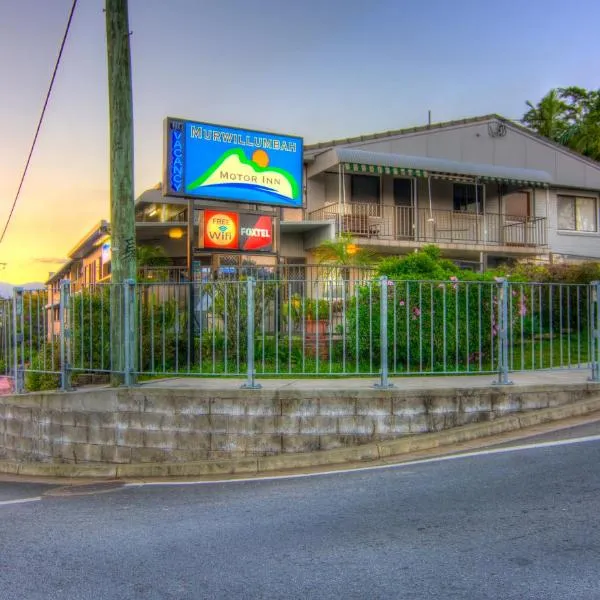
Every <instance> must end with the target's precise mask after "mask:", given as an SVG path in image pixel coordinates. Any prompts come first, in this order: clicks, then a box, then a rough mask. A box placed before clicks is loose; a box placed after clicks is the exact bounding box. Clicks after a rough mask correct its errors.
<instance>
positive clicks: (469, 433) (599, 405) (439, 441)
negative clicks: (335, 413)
mask: <svg viewBox="0 0 600 600" xmlns="http://www.w3.org/2000/svg"><path fill="white" fill-rule="evenodd" d="M597 411H600V396H599V397H597V398H592V399H590V400H584V401H582V402H576V403H574V404H568V405H564V406H558V407H555V408H545V409H539V410H536V411H532V412H524V413H514V414H511V415H507V416H505V417H499V418H497V419H494V420H493V421H487V422H484V423H475V424H472V425H462V426H460V427H455V428H452V429H446V430H444V431H440V432H436V433H423V434H419V435H414V436H409V437H403V438H401V439H397V440H389V441H385V442H377V443H372V444H364V445H361V446H353V447H350V448H339V449H336V450H322V451H320V452H311V453H304V454H280V455H276V456H260V457H254V458H253V457H247V458H239V459H227V460H203V461H195V462H184V463H136V464H110V465H109V464H106V465H102V464H70V463H19V462H14V461H0V473H4V474H9V475H23V476H30V477H72V478H80V477H84V478H96V479H104V478H110V479H121V478H146V477H215V476H223V475H259V474H264V473H269V472H273V471H291V470H295V469H306V468H311V467H328V466H334V465H338V466H339V465H342V464H345V463H357V462H374V461H380V460H385V459H388V458H391V457H398V456H402V455H405V454H409V453H411V452H421V451H425V450H432V449H435V448H440V447H443V446H450V445H453V444H459V443H462V442H469V441H472V440H476V439H481V438H486V437H491V436H494V435H499V434H502V433H508V432H511V431H518V430H522V429H527V428H529V427H535V426H537V425H542V424H544V423H550V422H552V421H560V420H563V419H568V418H572V417H579V416H584V415H589V414H591V413H594V412H597Z"/></svg>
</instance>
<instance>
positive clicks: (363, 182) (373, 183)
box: [350, 175, 380, 204]
mask: <svg viewBox="0 0 600 600" xmlns="http://www.w3.org/2000/svg"><path fill="white" fill-rule="evenodd" d="M350 188H351V192H350V193H351V195H352V202H358V203H361V204H379V198H380V188H379V177H373V176H371V175H352V178H351V180H350Z"/></svg>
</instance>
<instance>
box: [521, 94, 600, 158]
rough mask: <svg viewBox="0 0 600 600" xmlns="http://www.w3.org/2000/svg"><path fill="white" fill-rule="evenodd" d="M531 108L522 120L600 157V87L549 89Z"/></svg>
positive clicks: (565, 142)
mask: <svg viewBox="0 0 600 600" xmlns="http://www.w3.org/2000/svg"><path fill="white" fill-rule="evenodd" d="M526 104H527V106H528V107H529V110H528V111H527V112H526V113H525V115H524V116H523V122H524V123H525V124H526V125H527V126H528V127H530V128H531V129H533V130H534V131H536V132H537V133H539V134H540V135H543V136H545V137H547V138H549V139H551V140H553V141H555V142H558V143H559V144H562V145H564V146H567V147H568V148H570V149H571V150H575V151H576V152H580V153H581V154H584V155H585V156H589V157H590V158H592V159H594V160H600V90H586V89H585V88H581V87H577V86H570V87H565V88H556V89H552V90H550V91H549V92H548V93H547V94H546V95H545V96H544V97H543V98H542V99H541V100H540V101H539V102H538V104H537V105H535V106H534V105H533V104H532V103H531V102H529V101H528V102H527V103H526Z"/></svg>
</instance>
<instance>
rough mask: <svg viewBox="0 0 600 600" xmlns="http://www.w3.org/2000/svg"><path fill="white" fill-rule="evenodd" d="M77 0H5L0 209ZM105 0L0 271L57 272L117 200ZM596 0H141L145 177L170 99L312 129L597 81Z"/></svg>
mask: <svg viewBox="0 0 600 600" xmlns="http://www.w3.org/2000/svg"><path fill="white" fill-rule="evenodd" d="M70 7H71V0H0V81H1V82H2V83H1V85H0V132H1V133H0V227H2V228H3V227H4V223H5V222H6V219H7V217H8V213H9V210H10V206H11V204H12V201H13V199H14V196H15V193H16V190H17V186H18V183H19V179H20V177H21V173H22V170H23V167H24V164H25V161H26V158H27V153H28V151H29V147H30V144H31V141H32V139H33V135H34V132H35V127H36V125H37V120H38V118H39V113H40V110H41V107H42V103H43V100H44V96H45V94H46V90H47V87H48V84H49V81H50V77H51V74H52V70H53V68H54V63H55V60H56V56H57V54H58V48H59V44H60V40H61V39H62V35H63V32H64V28H65V25H66V22H67V17H68V14H69V10H70ZM103 8H104V0H79V3H78V6H77V9H76V12H75V15H74V19H73V23H72V26H71V31H70V34H69V38H68V41H67V45H66V48H65V51H64V54H63V59H62V62H61V65H60V69H59V72H58V76H57V79H56V82H55V85H54V90H53V94H52V97H51V99H50V104H49V107H48V110H47V112H46V118H45V120H44V124H43V127H42V130H41V134H40V137H39V139H38V143H37V146H36V149H35V153H34V156H33V159H32V162H31V165H30V168H29V172H28V175H27V179H26V181H25V185H24V187H23V190H22V193H21V197H20V200H19V202H18V204H17V208H16V211H15V214H14V216H13V219H12V222H11V225H10V227H9V229H8V232H7V234H6V237H5V239H4V240H3V242H2V243H1V244H0V263H6V266H5V267H4V269H3V270H0V280H3V281H8V282H11V283H14V284H20V283H25V282H30V281H44V280H45V279H46V278H47V276H48V273H49V271H53V270H56V269H57V268H58V266H59V265H60V261H61V260H64V258H65V257H66V256H67V254H68V252H69V250H70V249H71V248H72V247H73V246H75V244H76V243H77V242H78V241H79V240H80V239H81V238H82V237H83V235H85V233H86V232H87V231H89V230H90V229H92V227H93V226H94V225H95V224H96V223H97V222H98V221H99V220H100V219H103V218H108V215H109V160H108V86H107V66H106V38H105V15H104V13H103ZM599 19H600V3H598V2H597V0H574V2H572V3H571V4H568V5H567V4H565V3H564V0H563V1H561V2H558V1H556V0H528V1H526V2H524V1H523V0H496V1H494V2H492V1H490V0H452V1H451V2H449V1H448V0H421V1H420V2H414V1H407V0H370V1H369V2H364V0H361V1H360V2H359V1H357V0H302V1H298V0H261V2H260V3H258V4H257V3H254V2H247V1H246V0H168V1H167V0H129V20H130V29H131V31H132V32H133V33H132V36H131V52H132V77H133V103H134V135H135V142H134V143H135V148H134V156H135V193H136V196H137V195H138V194H140V193H141V192H143V191H144V190H145V189H146V188H148V187H151V186H153V185H155V184H156V183H158V182H159V181H160V179H161V172H162V123H163V119H164V118H165V117H166V116H175V117H182V118H187V119H192V120H197V121H208V122H213V123H221V124H224V125H233V126H241V127H245V128H249V129H253V128H255V129H259V130H267V131H274V132H279V133H284V134H293V135H299V136H302V137H304V139H305V142H306V143H311V142H316V141H325V140H328V139H333V138H342V137H350V136H355V135H361V134H366V133H373V132H376V131H386V130H389V129H398V128H402V127H410V126H415V125H422V124H424V123H425V122H426V121H427V111H428V110H431V111H432V120H433V121H434V122H437V121H445V120H451V119H458V118H465V117H471V116H477V115H483V114H488V113H499V114H502V115H504V116H506V117H508V118H512V119H516V118H520V117H521V116H522V115H523V113H524V111H525V101H526V100H531V101H533V102H537V101H538V100H539V99H540V97H541V96H543V95H544V94H545V93H546V92H547V91H548V90H549V89H551V88H553V87H557V86H567V85H578V86H582V87H586V88H598V87H600V83H599V75H598V74H599V73H600V36H598V34H597V23H598V21H599Z"/></svg>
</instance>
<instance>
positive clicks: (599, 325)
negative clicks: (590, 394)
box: [589, 281, 600, 381]
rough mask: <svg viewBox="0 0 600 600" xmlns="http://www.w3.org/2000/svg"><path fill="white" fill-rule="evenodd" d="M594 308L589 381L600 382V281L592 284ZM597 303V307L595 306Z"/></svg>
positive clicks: (591, 312)
mask: <svg viewBox="0 0 600 600" xmlns="http://www.w3.org/2000/svg"><path fill="white" fill-rule="evenodd" d="M590 292H591V295H592V307H591V310H590V317H591V319H590V323H591V332H590V334H591V335H590V337H591V340H592V344H591V346H592V356H591V361H590V362H591V365H592V375H591V377H590V378H589V381H600V281H592V283H591V290H590ZM594 303H595V305H596V306H594V305H593V304H594Z"/></svg>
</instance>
